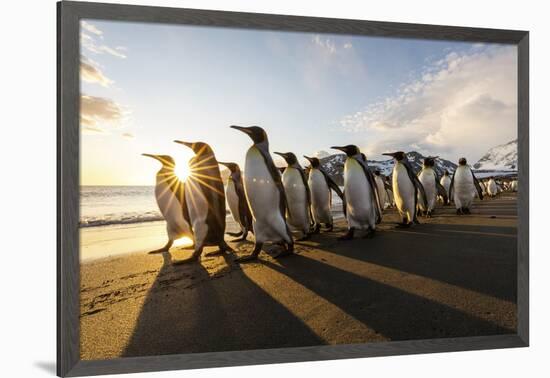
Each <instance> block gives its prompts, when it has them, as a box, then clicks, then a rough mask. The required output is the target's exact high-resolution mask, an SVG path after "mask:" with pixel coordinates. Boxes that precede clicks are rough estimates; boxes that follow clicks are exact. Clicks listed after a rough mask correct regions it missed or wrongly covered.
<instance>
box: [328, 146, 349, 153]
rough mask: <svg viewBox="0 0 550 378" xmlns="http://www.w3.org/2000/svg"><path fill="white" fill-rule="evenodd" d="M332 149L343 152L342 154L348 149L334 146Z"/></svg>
mask: <svg viewBox="0 0 550 378" xmlns="http://www.w3.org/2000/svg"><path fill="white" fill-rule="evenodd" d="M331 148H332V149H333V150H339V151H342V152H346V148H345V147H338V146H332V147H331Z"/></svg>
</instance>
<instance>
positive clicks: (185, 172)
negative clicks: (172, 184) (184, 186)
mask: <svg viewBox="0 0 550 378" xmlns="http://www.w3.org/2000/svg"><path fill="white" fill-rule="evenodd" d="M174 173H175V174H176V176H177V177H178V178H179V179H180V180H181V181H185V180H187V177H189V175H190V174H191V170H190V169H189V166H188V165H187V164H185V163H179V164H176V167H175V169H174Z"/></svg>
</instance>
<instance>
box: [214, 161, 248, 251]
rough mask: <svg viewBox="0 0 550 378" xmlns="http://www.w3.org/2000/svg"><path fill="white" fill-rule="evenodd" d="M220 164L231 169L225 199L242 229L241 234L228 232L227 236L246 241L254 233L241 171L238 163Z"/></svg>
mask: <svg viewBox="0 0 550 378" xmlns="http://www.w3.org/2000/svg"><path fill="white" fill-rule="evenodd" d="M218 163H219V164H221V165H223V166H225V167H227V169H229V172H230V175H229V177H228V178H227V186H226V187H225V198H226V199H227V204H228V205H229V210H230V211H231V215H233V219H235V222H237V224H238V225H239V226H240V227H241V232H237V233H230V232H227V234H229V235H231V236H237V237H239V238H238V239H235V240H233V241H243V240H246V237H247V236H248V232H249V231H252V213H250V208H249V207H248V202H247V201H246V194H245V192H244V184H243V177H242V175H241V169H240V168H239V165H238V164H236V163H223V162H221V161H220V162H218Z"/></svg>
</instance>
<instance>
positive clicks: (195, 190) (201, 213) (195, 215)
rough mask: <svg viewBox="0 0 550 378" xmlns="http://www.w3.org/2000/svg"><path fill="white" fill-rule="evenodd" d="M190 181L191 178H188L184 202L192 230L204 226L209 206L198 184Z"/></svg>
mask: <svg viewBox="0 0 550 378" xmlns="http://www.w3.org/2000/svg"><path fill="white" fill-rule="evenodd" d="M192 180H193V178H192V177H190V178H189V179H188V182H187V184H186V185H185V202H186V204H187V208H188V209H189V218H191V223H192V224H193V228H196V227H198V225H201V224H206V218H207V216H208V209H209V205H208V200H207V199H206V197H205V196H204V193H203V192H202V189H201V187H200V185H199V183H198V182H193V181H192ZM195 232H196V230H195Z"/></svg>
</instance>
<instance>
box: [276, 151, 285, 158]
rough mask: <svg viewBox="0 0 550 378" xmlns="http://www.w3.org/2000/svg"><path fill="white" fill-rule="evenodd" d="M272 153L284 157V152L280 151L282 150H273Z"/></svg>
mask: <svg viewBox="0 0 550 378" xmlns="http://www.w3.org/2000/svg"><path fill="white" fill-rule="evenodd" d="M273 153H274V154H276V155H279V156H282V157H283V158H285V157H286V154H285V153H282V152H273Z"/></svg>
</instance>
